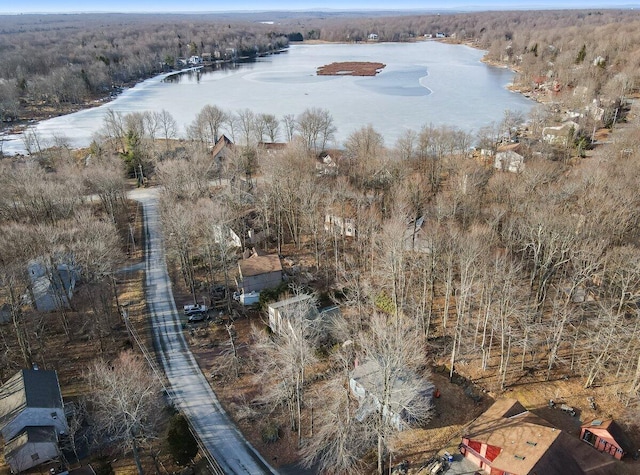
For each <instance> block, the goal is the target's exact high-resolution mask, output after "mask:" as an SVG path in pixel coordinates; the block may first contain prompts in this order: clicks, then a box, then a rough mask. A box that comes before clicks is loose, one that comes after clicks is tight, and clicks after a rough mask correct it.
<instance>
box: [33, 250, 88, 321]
mask: <svg viewBox="0 0 640 475" xmlns="http://www.w3.org/2000/svg"><path fill="white" fill-rule="evenodd" d="M27 270H28V272H29V279H30V280H31V295H32V297H33V304H34V306H35V307H36V309H37V310H39V311H40V312H51V311H53V310H58V309H61V308H68V307H69V302H70V301H71V298H72V297H73V291H74V289H75V286H76V281H77V278H78V275H77V272H76V271H75V270H74V269H73V267H72V266H70V265H68V264H58V265H56V266H54V267H53V268H51V267H50V266H49V265H48V264H45V263H44V261H43V260H42V259H37V260H32V261H31V262H29V264H28V266H27Z"/></svg>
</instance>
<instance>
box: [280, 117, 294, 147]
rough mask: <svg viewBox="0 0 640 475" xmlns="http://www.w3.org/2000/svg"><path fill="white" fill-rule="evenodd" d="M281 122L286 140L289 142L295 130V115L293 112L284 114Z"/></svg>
mask: <svg viewBox="0 0 640 475" xmlns="http://www.w3.org/2000/svg"><path fill="white" fill-rule="evenodd" d="M282 123H283V125H284V131H285V134H286V139H287V142H291V141H292V140H293V135H294V134H295V132H296V117H295V116H294V115H293V114H286V115H285V116H284V117H282Z"/></svg>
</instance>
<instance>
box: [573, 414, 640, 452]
mask: <svg viewBox="0 0 640 475" xmlns="http://www.w3.org/2000/svg"><path fill="white" fill-rule="evenodd" d="M580 439H581V440H582V441H584V442H586V443H587V444H589V445H592V446H593V447H595V448H596V449H598V450H599V451H600V452H603V453H605V454H609V455H611V456H613V457H615V458H617V459H618V460H620V459H621V458H622V457H624V456H625V454H629V453H631V452H633V446H632V445H631V441H630V440H629V438H628V437H627V435H626V434H625V433H624V431H623V430H622V428H621V427H620V426H619V425H618V424H616V422H615V421H614V420H612V419H608V420H602V419H594V420H592V421H591V422H589V423H587V424H584V425H583V426H582V429H581V431H580Z"/></svg>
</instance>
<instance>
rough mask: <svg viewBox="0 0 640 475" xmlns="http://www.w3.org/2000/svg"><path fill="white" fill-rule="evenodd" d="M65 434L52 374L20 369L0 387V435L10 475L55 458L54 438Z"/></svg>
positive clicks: (64, 423)
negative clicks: (12, 472) (11, 471)
mask: <svg viewBox="0 0 640 475" xmlns="http://www.w3.org/2000/svg"><path fill="white" fill-rule="evenodd" d="M67 431H68V425H67V419H66V417H65V414H64V405H63V402H62V394H61V392H60V384H59V383H58V375H57V373H56V372H55V371H44V370H37V369H23V370H20V371H18V372H17V373H16V374H15V375H14V376H12V377H11V378H10V379H9V380H8V381H7V382H6V383H4V384H3V385H2V386H1V387H0V432H1V433H2V437H3V438H4V446H5V450H4V451H5V460H6V461H7V462H8V463H9V465H10V466H11V469H12V470H13V471H14V472H20V471H23V470H26V469H28V468H31V467H34V466H36V465H39V464H41V463H44V462H47V461H49V460H51V459H53V458H55V457H57V455H58V436H59V435H61V434H64V433H65V432H67Z"/></svg>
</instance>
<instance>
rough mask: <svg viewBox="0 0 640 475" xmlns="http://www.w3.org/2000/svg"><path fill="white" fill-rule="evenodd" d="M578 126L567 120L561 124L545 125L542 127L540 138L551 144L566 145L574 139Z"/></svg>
mask: <svg viewBox="0 0 640 475" xmlns="http://www.w3.org/2000/svg"><path fill="white" fill-rule="evenodd" d="M579 130H580V126H579V125H578V124H577V123H575V122H573V121H571V120H569V121H567V122H564V123H563V124H562V125H558V126H555V127H545V128H543V129H542V140H544V141H545V142H547V143H550V144H551V145H560V146H567V145H569V144H570V143H571V141H572V140H573V139H574V137H575V136H576V134H577V133H578V131H579Z"/></svg>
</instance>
